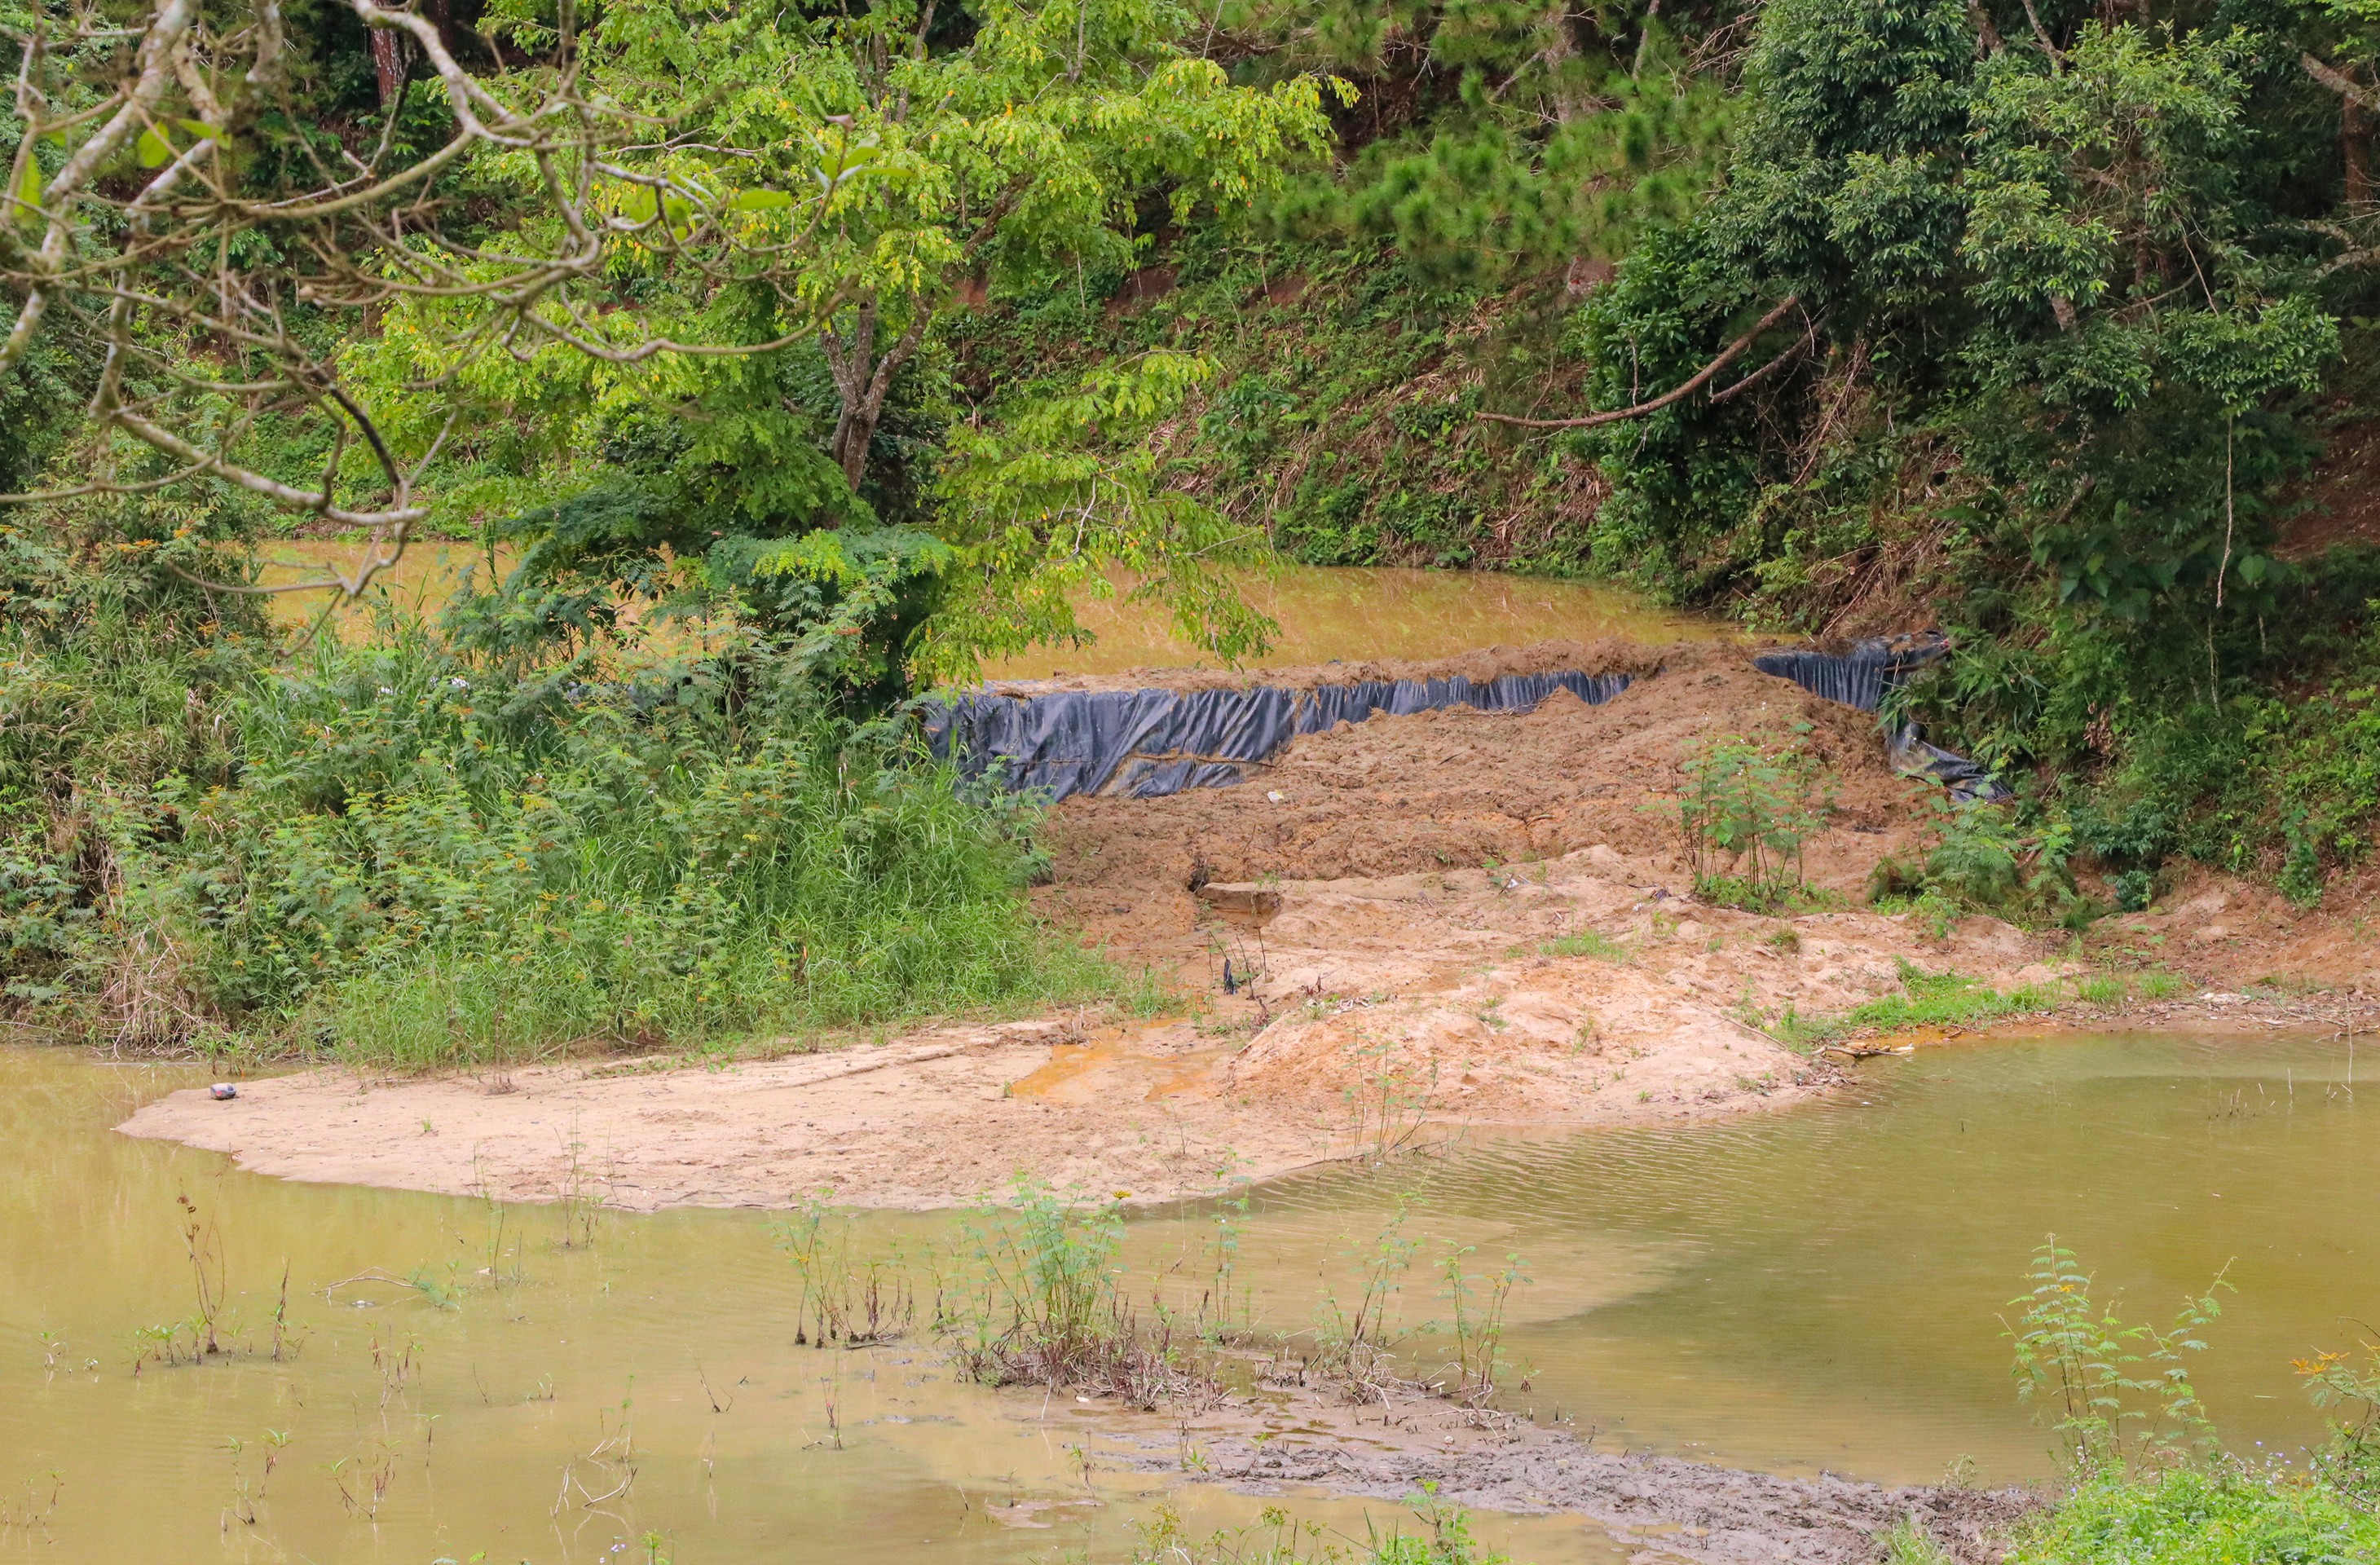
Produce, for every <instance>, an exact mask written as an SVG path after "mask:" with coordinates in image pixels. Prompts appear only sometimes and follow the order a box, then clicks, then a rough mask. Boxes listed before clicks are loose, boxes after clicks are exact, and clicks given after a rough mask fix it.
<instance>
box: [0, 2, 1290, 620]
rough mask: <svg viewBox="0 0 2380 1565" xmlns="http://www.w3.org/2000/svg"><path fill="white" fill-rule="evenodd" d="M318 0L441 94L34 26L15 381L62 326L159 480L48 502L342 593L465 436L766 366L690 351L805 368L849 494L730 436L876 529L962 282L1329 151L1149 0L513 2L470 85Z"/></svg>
mask: <svg viewBox="0 0 2380 1565" xmlns="http://www.w3.org/2000/svg"><path fill="white" fill-rule="evenodd" d="M338 3H339V5H340V7H341V8H342V9H343V10H344V11H346V13H347V14H350V15H352V17H353V18H355V20H356V21H358V23H360V24H361V26H362V27H363V28H364V29H366V30H368V32H369V33H370V34H371V35H373V36H379V35H389V36H392V37H395V38H396V39H398V40H400V41H401V42H402V48H401V49H399V50H397V51H395V55H396V56H397V57H399V58H400V59H401V60H402V61H403V62H404V64H405V66H406V68H407V71H408V72H410V71H412V70H414V69H415V68H417V67H418V68H419V69H422V70H424V71H426V73H427V77H428V79H429V93H428V95H427V96H426V97H425V96H423V95H421V94H419V93H414V94H410V95H409V94H408V91H407V87H406V85H405V81H404V79H403V78H401V77H400V78H399V79H397V84H396V90H395V93H394V95H393V96H392V97H391V98H390V101H389V102H388V103H386V105H385V107H384V112H383V114H382V115H380V116H379V124H378V125H377V127H372V129H373V134H372V135H371V136H370V137H369V138H365V139H358V137H356V136H354V135H349V136H346V137H344V138H343V137H341V136H339V135H337V134H335V133H326V132H325V131H324V130H323V129H322V128H321V127H317V126H315V125H314V124H312V123H311V120H310V115H309V114H308V112H307V108H306V105H305V104H304V103H303V102H302V101H301V100H302V97H303V89H304V83H303V82H301V81H299V80H298V79H297V70H296V68H295V65H296V61H297V54H298V48H297V42H294V41H293V40H292V39H290V38H289V37H287V36H286V35H285V30H284V24H283V22H282V19H281V13H280V11H279V10H278V8H277V7H275V6H273V5H272V4H269V3H264V4H255V5H242V6H233V7H231V8H229V10H228V11H227V12H225V13H223V14H222V15H220V16H218V15H216V14H213V13H208V12H205V11H202V10H201V9H200V7H198V6H195V5H194V4H191V3H189V0H151V3H150V5H149V6H148V8H147V9H146V10H145V12H144V13H143V14H142V15H141V17H140V22H139V25H137V26H135V27H131V28H119V27H115V26H113V25H111V24H110V23H109V22H108V21H107V20H106V19H105V18H103V17H101V16H100V15H98V14H97V13H94V12H91V11H88V10H84V9H75V8H68V7H67V6H55V7H54V8H49V9H44V10H42V11H41V12H40V13H37V14H35V15H32V16H29V17H24V18H20V19H19V21H18V24H17V26H16V27H15V29H14V30H13V33H12V36H13V37H14V39H15V41H16V42H17V44H18V50H19V55H20V58H19V64H20V65H21V67H22V68H21V70H20V72H19V86H18V95H17V117H18V129H19V132H20V137H19V140H18V147H17V150H16V161H15V164H14V165H13V167H12V171H11V176H10V182H9V186H8V189H9V191H10V200H11V203H12V204H11V207H10V211H11V212H12V213H13V215H14V217H15V218H16V222H15V223H14V224H11V225H10V230H9V234H8V236H7V237H6V239H0V284H5V285H6V286H7V287H8V288H9V289H10V291H11V292H12V293H13V294H14V295H15V296H16V298H17V300H18V312H17V317H16V320H15V322H14V324H13V326H12V328H11V330H10V332H9V334H8V335H7V337H6V340H5V343H0V369H5V368H6V367H7V366H9V365H11V364H13V363H15V362H17V361H18V360H19V359H20V358H22V357H23V356H24V355H25V354H26V353H27V352H28V351H29V350H30V345H32V344H33V343H34V342H35V341H36V340H37V339H38V338H39V336H40V334H41V333H42V330H43V329H44V323H45V322H47V321H52V320H54V319H56V318H65V319H67V320H70V321H74V322H75V323H77V324H78V325H79V326H80V327H82V328H84V329H86V330H88V331H90V332H91V334H93V336H94V339H95V340H96V342H97V343H98V344H99V345H100V352H101V358H102V368H101V370H99V372H98V374H97V377H96V384H95V388H94V390H93V392H92V394H91V401H90V411H91V417H92V419H93V421H94V422H95V424H96V425H97V426H98V427H99V428H100V429H101V430H102V431H106V432H109V433H111V434H113V435H115V436H118V437H122V438H123V440H126V441H129V442H130V443H134V444H135V445H137V446H140V447H145V448H147V450H148V451H150V452H152V453H154V454H157V455H160V456H162V458H163V463H162V465H161V464H159V463H156V462H152V463H150V464H148V466H146V467H140V466H138V464H134V465H133V470H126V468H125V467H124V466H123V465H122V464H123V463H124V462H125V458H124V455H123V451H122V446H121V443H118V444H117V445H115V446H112V447H111V448H110V451H111V455H108V456H107V457H106V458H105V459H104V460H103V464H102V469H101V471H99V472H98V473H97V474H96V475H95V476H93V477H91V479H88V480H86V481H85V482H84V483H82V484H79V485H75V486H70V488H69V490H68V491H65V492H73V491H77V490H89V489H116V490H123V489H145V490H155V489H163V488H167V487H170V486H172V485H174V484H176V483H180V482H186V481H190V480H214V481H220V482H223V483H227V484H231V485H234V486H237V487H238V488H240V489H243V490H246V491H249V492H250V493H253V494H255V495H258V496H261V497H262V498H263V499H264V500H265V501H267V502H268V503H271V504H273V505H276V506H279V507H282V508H285V509H288V510H294V511H300V512H308V513H311V514H314V515H317V516H322V517H323V518H325V519H327V520H330V521H332V522H334V523H338V524H341V525H344V526H347V527H354V528H365V529H368V530H369V531H370V534H371V536H372V543H371V545H370V548H369V549H368V551H367V552H366V554H365V556H364V558H363V560H362V562H361V563H360V564H358V567H357V568H356V569H355V570H354V571H352V572H350V573H346V574H344V575H343V576H342V580H341V586H342V587H343V588H345V590H346V591H347V592H349V593H350V594H352V593H354V592H356V591H359V590H360V589H361V588H362V587H363V586H364V585H365V584H366V583H367V582H369V580H370V577H371V576H372V575H373V574H374V573H375V572H376V571H378V570H380V569H384V568H385V567H386V565H387V564H389V563H390V562H391V561H393V560H394V559H395V557H396V555H397V554H398V553H399V552H402V550H403V548H404V546H405V542H406V540H407V537H408V536H409V534H410V532H411V531H412V529H413V528H415V527H416V525H417V524H419V522H420V521H421V520H422V519H423V518H424V517H425V516H427V515H428V513H429V501H428V500H427V499H426V498H425V494H424V491H423V481H424V475H425V473H427V472H429V471H430V470H431V468H432V467H433V465H434V464H435V463H437V462H438V461H439V459H440V458H441V457H442V456H443V457H446V458H447V459H448V460H449V461H450V462H451V461H452V460H453V459H454V458H455V456H456V455H459V454H462V453H464V452H466V451H467V450H468V448H470V447H471V446H472V445H473V443H474V439H475V435H476V434H477V433H478V431H477V430H476V429H475V427H474V426H475V425H477V424H479V423H480V421H481V420H483V419H488V418H489V417H491V416H492V415H518V416H521V417H522V418H525V419H526V421H527V424H528V425H534V426H537V427H536V428H535V429H534V431H532V432H531V438H532V440H534V441H541V442H542V443H543V447H542V448H543V449H544V450H545V451H546V452H547V453H549V454H551V453H552V452H553V451H554V450H556V449H558V448H559V447H560V446H561V445H562V444H563V443H565V442H566V441H567V440H568V439H569V438H570V436H571V433H572V431H573V429H574V427H575V426H574V423H573V419H574V418H576V417H578V416H583V415H584V414H585V413H586V411H587V410H588V409H589V407H590V406H598V405H602V404H605V403H607V402H608V403H609V404H610V405H611V407H612V410H613V411H617V410H618V407H619V406H620V405H622V404H624V403H627V402H632V401H634V400H636V399H637V398H638V397H640V396H645V397H650V399H651V400H652V401H654V402H655V403H657V404H658V405H659V406H661V407H662V408H666V407H667V406H670V404H671V403H672V402H673V401H678V402H683V401H684V400H685V399H686V398H687V397H689V396H691V397H695V398H697V399H699V398H702V397H706V396H708V397H713V398H716V397H717V396H718V395H719V394H720V393H721V392H722V387H733V386H735V385H736V384H738V383H740V384H741V385H742V386H743V388H744V389H745V390H747V391H750V390H753V389H756V388H761V387H764V386H765V384H766V382H767V381H768V379H769V378H770V377H771V375H774V374H778V373H780V372H781V371H780V370H770V369H766V368H763V369H759V370H733V369H728V368H723V367H722V368H720V369H717V370H706V369H705V368H704V365H705V364H706V363H710V364H723V363H724V362H728V361H743V362H746V363H750V364H755V365H765V364H767V363H770V362H771V361H773V362H775V363H776V364H778V365H780V366H782V365H783V362H784V356H785V353H786V350H788V349H792V348H795V347H797V346H815V347H816V348H817V349H819V350H820V351H822V352H823V354H824V357H825V359H826V362H827V364H828V366H829V368H830V370H831V371H832V380H833V384H834V387H835V391H836V394H837V399H838V405H839V406H838V414H837V418H836V419H835V422H834V426H833V428H832V431H831V432H830V433H828V434H827V435H826V437H825V439H824V442H823V444H824V448H825V454H826V455H827V457H828V458H829V461H830V463H831V465H832V466H831V470H832V471H835V472H838V473H839V474H840V477H841V480H842V481H841V484H840V486H837V487H839V488H840V490H841V491H842V493H841V494H840V495H839V496H838V495H837V494H835V493H833V492H831V491H829V490H828V488H827V487H826V486H824V485H823V484H821V482H820V474H819V473H818V472H817V471H816V470H815V468H814V467H813V466H812V465H811V464H810V463H807V462H806V461H804V460H803V459H802V457H801V453H800V452H799V451H798V450H797V449H796V448H797V447H799V446H801V445H802V444H803V443H805V442H806V440H807V431H806V429H805V428H804V424H803V420H802V419H800V418H798V417H794V416H791V415H788V416H786V417H783V418H780V419H776V420H775V421H774V423H769V422H768V421H767V420H762V421H760V423H759V424H754V423H751V422H749V421H747V423H745V424H743V425H741V426H739V428H738V431H737V433H736V435H735V439H739V440H742V441H743V442H744V443H745V450H744V455H746V456H747V457H752V458H762V457H771V456H773V457H775V458H778V459H780V465H781V466H783V467H786V468H787V469H788V470H789V473H790V478H789V479H786V480H784V481H782V482H778V483H777V484H776V485H775V486H774V490H773V491H771V493H772V495H773V498H772V499H771V500H770V501H768V503H764V504H761V505H759V506H758V507H757V509H759V510H761V511H764V512H766V514H767V515H766V520H767V521H768V522H769V527H768V528H764V531H765V530H775V531H787V530H801V529H802V528H807V527H808V526H813V525H816V524H817V523H818V522H819V521H820V519H822V518H823V519H826V520H829V521H837V520H843V519H853V520H858V521H865V520H867V519H868V516H867V510H868V508H867V506H866V505H865V503H862V502H859V501H856V499H855V498H853V497H854V496H855V495H856V491H858V490H859V489H860V487H861V485H862V481H863V479H865V477H866V476H867V463H868V454H869V451H870V448H871V444H872V442H873V439H874V437H875V434H876V432H877V431H878V429H879V428H880V423H881V420H882V419H883V417H884V413H885V408H886V406H887V400H888V398H889V397H891V396H892V389H893V386H894V383H895V382H896V381H897V380H898V379H899V377H900V375H901V373H902V371H903V370H904V369H905V368H906V367H907V366H909V365H910V364H911V363H913V362H914V361H915V359H916V357H917V354H918V353H919V352H920V351H921V350H922V348H923V347H924V346H925V345H926V344H927V343H928V342H929V337H930V333H931V329H932V325H933V321H934V320H935V318H936V314H937V312H938V311H939V310H940V309H941V308H942V307H943V306H944V305H945V304H946V303H947V301H948V300H949V298H950V297H952V295H953V292H954V290H955V289H956V288H957V286H958V285H959V284H960V282H961V281H962V280H963V279H964V278H965V277H966V276H968V275H970V274H971V273H977V272H993V273H1028V272H1031V271H1034V270H1036V269H1039V270H1043V271H1047V270H1049V269H1050V268H1054V267H1059V266H1062V265H1065V264H1068V263H1069V262H1070V261H1079V260H1080V258H1081V257H1083V256H1084V255H1085V254H1086V253H1103V252H1106V251H1112V250H1117V249H1129V247H1130V246H1131V244H1132V242H1133V240H1132V237H1131V235H1132V231H1133V229H1134V226H1135V217H1136V212H1137V207H1138V203H1139V202H1141V201H1142V200H1144V199H1147V198H1149V197H1152V196H1153V197H1155V198H1157V199H1158V200H1160V201H1161V202H1162V204H1163V206H1164V208H1165V209H1166V210H1167V211H1169V212H1171V213H1172V215H1173V217H1174V218H1175V219H1176V220H1179V219H1181V218H1184V217H1186V216H1188V215H1189V213H1190V212H1192V211H1193V210H1194V209H1196V208H1199V207H1200V206H1202V205H1204V206H1206V207H1208V208H1211V207H1213V206H1215V205H1216V204H1218V203H1221V204H1225V205H1228V204H1232V203H1235V202H1241V201H1245V200H1246V198H1247V197H1248V196H1249V195H1251V194H1252V193H1254V192H1256V191H1257V190H1258V189H1260V188H1263V187H1264V186H1265V185H1266V184H1267V183H1268V182H1269V181H1272V180H1275V179H1277V178H1278V177H1280V175H1281V170H1282V168H1283V166H1284V164H1285V163H1286V162H1287V160H1288V159H1289V158H1291V157H1292V156H1293V154H1295V153H1296V152H1299V151H1300V150H1312V149H1317V148H1318V147H1319V146H1320V145H1321V144H1322V140H1323V137H1324V134H1325V131H1326V129H1327V127H1326V125H1325V122H1324V121H1323V119H1322V117H1321V115H1320V112H1319V107H1318V103H1319V96H1318V95H1319V87H1318V84H1317V83H1316V82H1314V81H1312V80H1310V79H1298V80H1294V81H1289V82H1283V83H1281V84H1278V85H1277V86H1275V87H1273V88H1270V89H1268V90H1263V91H1256V90H1247V89H1235V88H1233V87H1231V86H1230V85H1229V83H1228V82H1226V81H1225V80H1224V79H1223V77H1222V74H1221V72H1220V69H1219V68H1218V67H1215V66H1213V65H1212V64H1211V63H1208V62H1206V61H1204V60H1200V59H1197V58H1195V57H1193V56H1191V55H1188V54H1187V53H1185V52H1184V50H1183V49H1182V48H1181V47H1180V45H1179V43H1178V42H1177V41H1178V39H1179V38H1180V37H1181V36H1182V35H1183V34H1184V32H1185V31H1186V30H1188V29H1189V27H1190V25H1191V22H1190V18H1189V17H1188V14H1187V13H1186V12H1185V11H1183V10H1182V9H1180V8H1179V7H1176V6H1172V5H1170V4H1167V3H1165V0H1053V3H1050V4H1046V5H1038V6H1033V5H1025V4H1019V3H1016V0H985V3H983V4H981V5H978V6H975V7H973V8H971V9H968V10H965V11H962V10H960V9H959V8H958V7H957V6H949V7H948V8H947V9H938V6H937V3H936V0H925V3H924V4H922V5H921V4H918V3H917V0H892V3H891V4H888V5H883V6H874V7H869V8H865V9H862V10H859V11H857V12H856V14H837V15H832V16H828V17H824V18H812V17H805V16H803V15H800V14H797V13H771V12H764V11H755V10H753V9H752V8H749V7H738V6H727V5H718V6H705V5H701V4H689V3H686V0H609V3H606V4H602V5H600V6H589V7H586V8H585V9H584V10H583V11H580V10H577V9H575V8H574V7H573V6H571V5H570V4H568V3H567V0H564V3H562V4H561V5H559V6H558V7H540V6H538V5H536V4H535V3H534V0H531V3H530V4H527V5H517V6H497V7H496V8H494V9H493V10H492V11H491V13H490V17H489V21H488V23H487V34H486V37H487V40H488V42H487V51H488V54H489V57H490V59H491V60H492V61H494V62H499V63H501V65H502V68H497V69H480V70H473V69H466V68H465V67H464V66H463V65H462V64H461V63H459V62H458V59H457V57H456V55H455V52H454V49H453V48H452V47H450V42H449V38H448V35H447V32H448V30H444V29H442V28H441V27H440V26H439V25H438V24H437V22H435V21H434V20H432V19H431V18H425V17H424V16H422V15H419V14H417V13H415V12H412V11H407V10H401V9H395V8H391V7H387V6H381V5H378V4H376V3H375V0H338ZM507 44H508V45H509V46H510V47H509V49H507V48H506V47H505V45H507ZM389 55H391V51H390V50H389V49H388V48H386V47H384V46H383V47H378V48H376V50H375V55H374V58H375V60H376V61H378V62H379V63H381V64H383V66H384V65H385V64H386V62H387V58H388V56H389ZM756 374H757V375H759V377H760V379H759V380H758V381H756V380H754V379H753V376H754V375H756ZM565 415H568V416H565ZM520 429H521V426H519V425H518V424H517V423H516V429H515V431H514V432H515V433H518V432H520ZM300 451H307V452H310V453H312V454H318V456H319V460H318V462H317V464H316V465H315V466H314V467H312V470H311V471H308V472H292V471H290V470H288V469H289V467H290V462H291V455H292V454H293V453H296V452H300ZM760 465H761V463H760V462H759V461H758V460H754V461H751V462H747V464H746V467H747V470H750V469H752V468H757V467H759V466H760ZM161 469H162V470H161ZM53 492H58V491H53ZM755 508H756V507H754V506H752V505H750V504H747V506H746V510H747V514H748V513H749V512H750V511H751V510H753V509H755ZM705 530H708V531H710V532H712V533H713V535H714V536H716V535H719V534H722V533H723V531H724V529H720V528H708V529H705ZM656 536H658V535H656ZM895 553H896V554H898V555H899V556H900V557H902V558H905V559H910V560H913V561H914V560H917V559H919V558H923V557H925V556H922V555H920V554H918V553H917V552H916V551H914V550H907V551H895ZM748 579H749V578H748V576H747V580H748Z"/></svg>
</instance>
